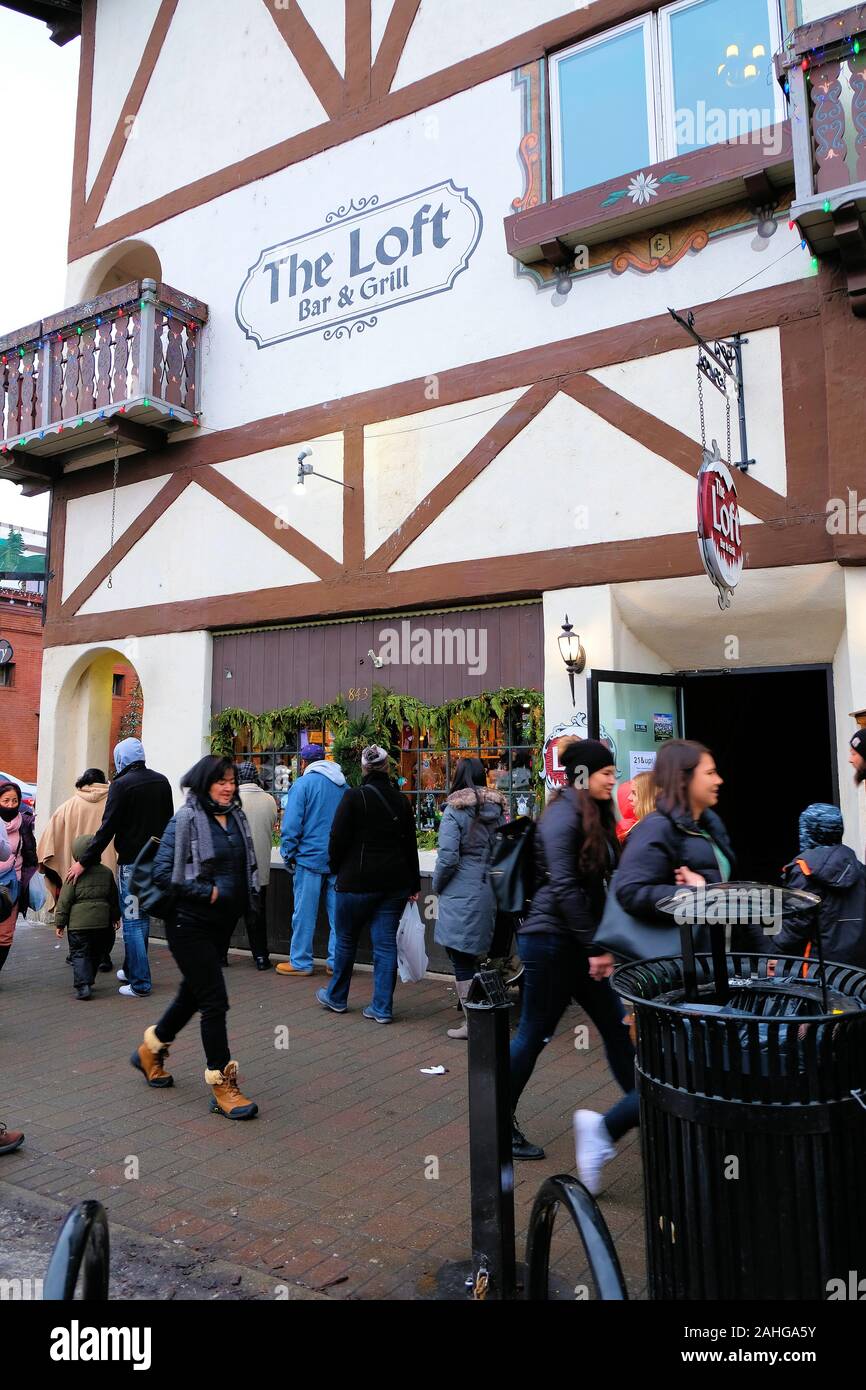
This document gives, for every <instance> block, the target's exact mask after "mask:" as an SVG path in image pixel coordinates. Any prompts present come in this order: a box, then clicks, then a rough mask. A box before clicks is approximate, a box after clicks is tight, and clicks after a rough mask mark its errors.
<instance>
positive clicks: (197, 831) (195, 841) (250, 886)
mask: <svg viewBox="0 0 866 1390" xmlns="http://www.w3.org/2000/svg"><path fill="white" fill-rule="evenodd" d="M226 816H230V817H231V818H232V820H233V821H234V823H235V825H236V827H237V829H238V830H239V831H240V834H241V838H242V840H243V842H244V853H245V855H246V865H247V896H248V898H249V900H250V903H253V902H255V900H256V897H257V895H258V892H259V871H258V866H257V865H256V852H255V850H254V849H253V838H252V835H251V834H250V827H249V822H248V821H247V818H246V816H245V815H244V813H243V810H242V809H241V807H240V806H239V805H233V806H228V807H226ZM174 821H175V837H174V866H173V868H172V873H171V881H172V883H173V884H175V885H176V886H177V887H180V885H181V884H183V883H188V882H189V881H190V880H191V879H194V878H201V877H202V873H203V872H204V876H205V877H206V878H207V877H210V875H211V874H212V873H213V864H214V847H213V832H212V829H211V817H210V816H209V815H208V813H207V811H206V810H205V809H204V807H203V806H202V804H201V802H200V801H199V800H198V798H197V797H196V796H194V795H193V793H192V792H188V793H187V798H186V805H185V806H182V807H181V808H180V810H179V811H178V813H177V815H176V816H175V818H174Z"/></svg>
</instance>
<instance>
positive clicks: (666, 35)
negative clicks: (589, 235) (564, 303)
mask: <svg viewBox="0 0 866 1390" xmlns="http://www.w3.org/2000/svg"><path fill="white" fill-rule="evenodd" d="M700 3H701V0H673V3H671V4H668V5H665V6H663V7H662V8H660V9H659V10H658V12H657V13H656V14H654V13H647V14H644V15H639V16H638V17H637V18H636V19H632V20H629V21H628V23H626V24H618V25H617V26H616V27H615V28H613V29H606V30H604V32H603V33H601V34H595V35H594V36H593V37H592V38H591V39H584V40H583V42H582V43H575V44H572V45H571V47H570V48H564V49H562V50H560V51H559V52H558V53H552V54H550V57H549V60H548V73H549V93H550V142H551V173H552V182H553V189H552V194H553V197H554V198H561V197H563V196H565V195H564V192H563V159H562V103H561V100H560V88H559V67H560V64H561V63H562V62H563V61H564V60H565V59H567V58H570V57H572V56H573V55H574V54H575V53H581V52H586V51H588V50H589V49H591V48H596V47H598V46H599V45H600V44H603V43H606V42H607V41H608V40H610V39H614V38H617V37H618V36H619V35H620V34H625V33H628V32H629V31H630V30H634V29H643V31H644V63H645V69H646V74H647V79H648V80H647V130H648V134H649V147H650V158H649V162H648V165H647V168H652V167H653V166H654V165H656V164H661V163H662V162H663V161H665V160H667V159H675V158H676V156H677V154H678V153H679V151H678V150H677V148H676V124H675V119H674V115H675V112H674V100H675V98H674V82H673V58H672V44H671V28H670V20H671V16H672V15H674V14H677V13H679V12H680V11H681V10H687V9H692V8H693V7H694V6H695V5H697V4H700ZM766 5H767V13H768V18H769V21H770V55H771V56H772V54H773V53H776V52H778V51H779V49H780V48H781V47H782V17H781V9H780V0H766ZM771 91H772V93H773V101H774V119H775V121H777V122H778V121H783V120H785V118H786V116H787V114H788V112H787V106H786V103H785V99H784V96H783V94H782V90H781V87H780V86H779V84H778V83H776V82H773V83H771ZM632 172H633V171H632V170H630V169H624V170H623V176H625V175H626V174H630V173H632ZM615 177H616V175H611V178H615ZM577 191H578V192H581V191H582V190H577Z"/></svg>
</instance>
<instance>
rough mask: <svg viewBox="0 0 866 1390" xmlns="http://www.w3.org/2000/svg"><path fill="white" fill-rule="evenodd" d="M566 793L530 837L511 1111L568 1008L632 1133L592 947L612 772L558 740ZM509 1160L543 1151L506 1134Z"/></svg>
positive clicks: (622, 1060) (609, 837) (623, 1048)
mask: <svg viewBox="0 0 866 1390" xmlns="http://www.w3.org/2000/svg"><path fill="white" fill-rule="evenodd" d="M559 761H560V764H561V766H562V767H563V768H564V769H565V775H566V781H567V785H566V786H565V787H563V788H562V789H561V790H560V791H558V792H556V793H554V795H553V797H552V798H551V800H550V802H549V804H548V806H547V809H546V811H545V812H544V815H543V816H542V817H541V820H540V821H539V823H538V829H537V832H536V837H535V845H536V882H537V883H538V885H539V886H538V888H537V889H536V892H535V896H534V898H533V900H532V907H531V909H530V911H529V915H528V916H527V918H526V920H525V921H524V922H523V923H522V924H519V925H518V928H517V942H518V950H519V951H520V958H521V960H522V961H523V963H524V966H525V973H524V976H523V1006H522V1009H521V1015H520V1027H519V1028H518V1031H517V1035H516V1037H515V1038H514V1041H513V1042H512V1044H511V1094H512V1107H513V1108H514V1109H515V1110H516V1107H517V1102H518V1101H519V1099H520V1096H521V1094H522V1092H523V1088H524V1087H525V1085H526V1083H527V1081H528V1080H529V1078H530V1076H531V1075H532V1071H533V1068H534V1066H535V1063H536V1060H537V1058H538V1055H539V1053H540V1052H541V1049H542V1048H543V1047H544V1044H545V1043H546V1042H547V1041H548V1040H549V1039H550V1038H551V1037H552V1035H553V1033H554V1031H555V1029H556V1027H557V1024H558V1023H559V1021H560V1019H561V1018H562V1015H563V1014H564V1012H565V1010H566V1008H567V1007H568V1005H569V1004H570V1003H571V1001H572V1000H574V1001H575V1002H576V1003H577V1004H580V1006H581V1008H582V1009H584V1010H585V1012H586V1013H587V1014H588V1015H589V1017H590V1018H591V1019H592V1021H593V1023H594V1024H595V1026H596V1028H597V1029H598V1030H599V1032H600V1033H601V1036H602V1040H603V1042H604V1047H605V1052H606V1053H607V1059H608V1062H609V1063H610V1068H611V1071H612V1072H613V1074H614V1076H615V1077H616V1079H617V1081H618V1082H619V1084H620V1086H621V1087H622V1089H623V1091H624V1092H626V1093H627V1094H626V1101H625V1102H621V1103H622V1104H626V1103H627V1104H628V1107H629V1108H628V1112H627V1115H628V1119H629V1121H630V1123H631V1124H633V1123H634V1106H633V1101H632V1098H631V1096H630V1093H631V1092H632V1091H633V1090H634V1084H635V1082H634V1048H633V1047H632V1045H631V1041H630V1039H629V1036H628V1030H627V1028H626V1027H625V1025H624V1023H623V1010H622V1007H621V1005H620V1003H619V1000H618V999H617V997H616V995H615V994H614V992H613V990H612V988H611V986H610V983H609V981H608V976H609V975H610V974H611V972H612V970H613V967H614V960H613V956H611V955H609V954H607V953H606V952H603V951H602V950H600V949H599V948H595V947H593V944H592V940H593V936H594V935H595V932H596V930H597V928H598V924H599V922H600V921H601V916H602V912H603V911H604V902H605V887H606V883H607V880H608V878H609V877H610V875H611V873H612V872H613V870H614V868H615V866H616V863H617V859H618V856H619V848H618V845H617V839H616V822H615V819H614V813H613V805H612V801H611V798H612V796H613V789H614V786H615V785H616V766H615V763H614V758H613V754H612V753H611V751H610V749H609V748H608V747H607V745H606V744H604V743H600V742H599V741H598V740H596V739H567V740H565V739H564V740H562V742H561V743H560V745H559ZM512 1152H513V1154H514V1157H515V1158H544V1150H543V1149H542V1148H539V1147H538V1145H536V1144H531V1143H530V1142H529V1141H528V1140H527V1139H526V1138H525V1136H524V1135H523V1134H522V1133H521V1131H520V1129H519V1127H518V1124H517V1117H516V1115H515V1116H514V1119H513V1127H512Z"/></svg>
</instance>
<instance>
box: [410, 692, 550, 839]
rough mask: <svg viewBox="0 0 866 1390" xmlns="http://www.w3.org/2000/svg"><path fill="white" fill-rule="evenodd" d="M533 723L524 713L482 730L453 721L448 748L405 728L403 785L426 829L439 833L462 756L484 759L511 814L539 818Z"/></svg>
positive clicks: (492, 782) (421, 731)
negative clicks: (534, 769)
mask: <svg viewBox="0 0 866 1390" xmlns="http://www.w3.org/2000/svg"><path fill="white" fill-rule="evenodd" d="M530 730H531V723H530V721H529V719H528V716H527V715H526V714H524V712H523V711H520V712H518V713H515V714H512V715H510V716H509V717H508V719H506V720H505V721H501V720H498V719H494V720H491V721H490V722H489V723H486V724H482V725H481V726H479V725H478V724H477V723H474V722H472V721H466V720H462V719H458V720H452V721H451V724H450V728H449V736H448V745H449V746H448V747H447V748H442V747H437V741H436V738H435V736H434V735H433V734H432V733H431V731H430V730H429V729H424V728H420V729H419V728H415V727H413V726H411V725H409V724H404V725H403V729H402V731H401V737H400V760H399V769H398V773H397V777H398V782H399V784H400V787H401V790H402V791H403V793H404V795H406V796H407V797H409V799H410V800H411V802H412V806H413V809H414V811H415V819H416V822H417V824H418V827H419V829H421V830H435V829H436V827H437V825H438V823H439V820H440V818H441V816H442V813H443V811H444V809H445V801H446V799H447V797H448V791H449V787H450V785H451V779H452V777H453V775H454V770H455V768H456V766H457V763H458V762H459V761H460V759H461V758H479V759H480V761H481V762H482V763H483V764H484V767H485V770H486V772H487V785H488V787H490V788H491V789H496V790H499V791H501V792H503V793H504V795H505V796H506V798H507V800H508V814H509V817H510V818H512V819H513V818H514V817H515V816H535V815H537V814H538V813H539V812H540V810H541V805H540V801H539V790H538V788H539V783H538V779H537V778H533V775H532V764H533V760H534V759H535V758H536V757H537V754H538V749H537V748H535V747H534V746H533V745H532V743H531V741H530V740H531V737H532V735H531V731H530Z"/></svg>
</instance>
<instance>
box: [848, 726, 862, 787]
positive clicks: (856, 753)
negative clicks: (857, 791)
mask: <svg viewBox="0 0 866 1390" xmlns="http://www.w3.org/2000/svg"><path fill="white" fill-rule="evenodd" d="M848 761H849V763H850V764H851V766H852V767H853V769H854V785H855V787H859V786H860V783H861V782H866V729H858V730H857V732H856V734H855V735H854V737H853V738H852V739H851V752H850V753H849V754H848Z"/></svg>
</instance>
